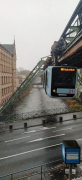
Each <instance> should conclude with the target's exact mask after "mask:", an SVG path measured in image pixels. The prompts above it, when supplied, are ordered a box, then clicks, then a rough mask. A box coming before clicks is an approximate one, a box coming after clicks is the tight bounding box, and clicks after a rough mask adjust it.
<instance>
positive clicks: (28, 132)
mask: <svg viewBox="0 0 82 180" xmlns="http://www.w3.org/2000/svg"><path fill="white" fill-rule="evenodd" d="M33 132H36V131H35V130H33V131H28V132H24V133H22V134H25V133H33Z"/></svg>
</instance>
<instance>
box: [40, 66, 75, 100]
mask: <svg viewBox="0 0 82 180" xmlns="http://www.w3.org/2000/svg"><path fill="white" fill-rule="evenodd" d="M42 83H43V88H44V89H45V92H46V94H47V95H48V96H50V97H52V98H73V97H74V96H75V93H76V87H77V68H76V67H69V66H66V67H65V66H48V67H47V68H46V69H45V70H44V72H43V74H42Z"/></svg>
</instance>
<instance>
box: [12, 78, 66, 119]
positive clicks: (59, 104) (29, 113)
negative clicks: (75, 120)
mask: <svg viewBox="0 0 82 180" xmlns="http://www.w3.org/2000/svg"><path fill="white" fill-rule="evenodd" d="M36 82H37V83H39V82H40V78H37V79H36V80H35V84H36ZM65 112H69V108H68V106H67V104H66V103H65V101H64V100H62V99H58V98H50V97H49V96H48V95H46V93H45V91H44V89H43V86H42V85H33V88H32V90H31V91H30V92H29V94H28V95H27V96H26V97H24V98H23V99H22V100H21V101H20V102H18V104H17V106H16V107H15V108H14V113H16V114H17V115H20V114H23V118H25V117H26V118H27V117H39V116H44V115H50V114H57V113H65Z"/></svg>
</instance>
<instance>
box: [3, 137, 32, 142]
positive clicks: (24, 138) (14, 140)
mask: <svg viewBox="0 0 82 180" xmlns="http://www.w3.org/2000/svg"><path fill="white" fill-rule="evenodd" d="M28 137H30V136H25V137H21V138H17V139H10V140H7V141H5V142H11V141H17V140H19V139H25V138H28Z"/></svg>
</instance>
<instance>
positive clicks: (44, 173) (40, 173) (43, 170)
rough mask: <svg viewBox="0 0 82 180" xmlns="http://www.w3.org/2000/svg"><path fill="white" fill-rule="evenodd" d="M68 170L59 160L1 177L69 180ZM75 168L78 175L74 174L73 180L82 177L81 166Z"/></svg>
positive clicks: (19, 179)
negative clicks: (66, 171)
mask: <svg viewBox="0 0 82 180" xmlns="http://www.w3.org/2000/svg"><path fill="white" fill-rule="evenodd" d="M81 163H82V159H81ZM67 168H68V167H67V165H66V164H64V163H63V160H62V159H59V160H56V161H52V162H49V163H46V164H42V165H41V166H35V167H32V168H29V169H25V170H22V171H19V172H14V173H11V174H7V175H4V176H0V180H52V179H53V178H55V179H64V178H65V179H67V178H66V174H65V169H67ZM74 168H75V169H76V171H77V173H76V174H72V178H73V179H75V178H77V177H82V169H81V168H80V166H75V167H74V165H73V169H74ZM60 177H61V178H60ZM67 177H68V175H67Z"/></svg>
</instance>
